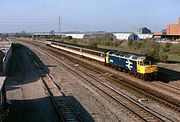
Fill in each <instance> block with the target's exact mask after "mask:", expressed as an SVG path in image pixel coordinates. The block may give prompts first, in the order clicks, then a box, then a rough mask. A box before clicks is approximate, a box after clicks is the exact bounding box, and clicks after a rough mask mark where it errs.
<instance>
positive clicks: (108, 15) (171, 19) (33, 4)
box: [0, 0, 180, 33]
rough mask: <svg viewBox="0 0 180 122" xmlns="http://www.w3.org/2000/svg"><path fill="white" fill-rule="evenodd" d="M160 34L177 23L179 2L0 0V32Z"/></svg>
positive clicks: (137, 0) (179, 13)
mask: <svg viewBox="0 0 180 122" xmlns="http://www.w3.org/2000/svg"><path fill="white" fill-rule="evenodd" d="M59 16H60V17H61V19H60V23H61V24H60V25H61V27H60V28H61V29H60V30H61V31H62V32H67V31H81V32H84V31H107V32H133V31H135V30H137V29H138V28H141V27H147V28H149V29H151V30H152V31H153V32H155V31H161V30H162V29H164V28H166V25H167V24H170V23H177V22H178V17H180V0H0V33H7V32H22V31H26V32H50V30H54V31H56V32H57V31H58V28H59V27H58V25H59V24H58V23H59Z"/></svg>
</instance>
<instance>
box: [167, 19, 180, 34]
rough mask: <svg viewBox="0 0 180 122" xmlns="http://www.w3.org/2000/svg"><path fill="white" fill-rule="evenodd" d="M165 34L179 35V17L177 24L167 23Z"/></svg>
mask: <svg viewBox="0 0 180 122" xmlns="http://www.w3.org/2000/svg"><path fill="white" fill-rule="evenodd" d="M166 31H167V35H180V17H179V23H178V24H169V25H167V29H166Z"/></svg>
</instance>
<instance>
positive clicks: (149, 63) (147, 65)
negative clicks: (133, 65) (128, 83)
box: [137, 57, 158, 76]
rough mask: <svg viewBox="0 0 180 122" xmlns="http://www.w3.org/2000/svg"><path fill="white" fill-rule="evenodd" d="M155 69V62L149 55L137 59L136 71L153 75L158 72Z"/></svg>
mask: <svg viewBox="0 0 180 122" xmlns="http://www.w3.org/2000/svg"><path fill="white" fill-rule="evenodd" d="M157 69H158V68H157V62H156V61H155V60H154V59H153V58H151V57H146V58H144V59H141V60H138V61H137V72H138V73H140V74H142V75H151V76H154V75H156V74H157V72H158V70H157Z"/></svg>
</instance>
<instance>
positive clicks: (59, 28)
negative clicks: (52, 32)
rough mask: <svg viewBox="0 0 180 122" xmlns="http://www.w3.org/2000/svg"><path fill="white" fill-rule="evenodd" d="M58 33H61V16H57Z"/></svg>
mask: <svg viewBox="0 0 180 122" xmlns="http://www.w3.org/2000/svg"><path fill="white" fill-rule="evenodd" d="M58 31H59V34H61V17H60V16H59V27H58Z"/></svg>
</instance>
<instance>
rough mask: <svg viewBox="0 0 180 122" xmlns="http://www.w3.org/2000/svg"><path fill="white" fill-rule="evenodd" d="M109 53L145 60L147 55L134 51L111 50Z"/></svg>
mask: <svg viewBox="0 0 180 122" xmlns="http://www.w3.org/2000/svg"><path fill="white" fill-rule="evenodd" d="M109 54H113V55H116V56H120V57H125V58H128V59H133V60H144V59H145V58H146V57H145V56H143V55H138V54H134V53H129V52H123V51H116V50H113V51H109Z"/></svg>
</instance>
